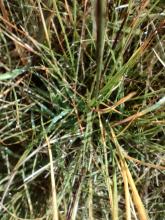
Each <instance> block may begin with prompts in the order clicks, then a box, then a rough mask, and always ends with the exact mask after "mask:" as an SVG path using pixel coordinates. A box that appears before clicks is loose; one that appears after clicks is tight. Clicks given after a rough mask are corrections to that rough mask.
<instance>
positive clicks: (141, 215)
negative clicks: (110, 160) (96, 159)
mask: <svg viewBox="0 0 165 220" xmlns="http://www.w3.org/2000/svg"><path fill="white" fill-rule="evenodd" d="M111 135H112V138H113V141H114V144H115V145H116V149H117V151H118V154H119V158H120V162H121V166H122V167H123V168H124V170H125V173H126V175H127V179H128V183H129V185H130V188H131V191H132V198H133V201H134V204H135V206H136V209H137V212H138V216H139V219H140V220H147V219H149V218H148V215H147V213H146V210H145V208H144V205H143V203H142V201H141V198H140V196H139V193H138V191H137V188H136V185H135V182H134V180H133V178H132V175H131V173H130V171H129V169H128V166H127V164H126V162H125V158H124V155H123V153H122V151H121V147H120V145H119V143H118V141H117V138H116V135H115V133H114V131H113V129H112V128H111Z"/></svg>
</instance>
